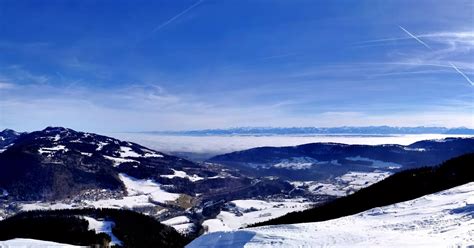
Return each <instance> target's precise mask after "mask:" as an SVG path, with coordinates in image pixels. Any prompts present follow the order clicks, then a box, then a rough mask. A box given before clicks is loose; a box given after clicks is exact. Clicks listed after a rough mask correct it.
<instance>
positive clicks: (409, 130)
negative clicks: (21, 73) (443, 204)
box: [144, 126, 474, 136]
mask: <svg viewBox="0 0 474 248" xmlns="http://www.w3.org/2000/svg"><path fill="white" fill-rule="evenodd" d="M144 133H150V134H165V135H191V136H215V135H242V136H249V135H256V136H259V135H364V136H365V135H396V134H465V135H472V134H474V129H470V128H465V127H460V128H446V127H390V126H368V127H347V126H345V127H327V128H324V127H237V128H229V129H204V130H187V131H151V132H144Z"/></svg>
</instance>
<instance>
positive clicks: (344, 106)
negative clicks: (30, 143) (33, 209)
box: [0, 0, 474, 132]
mask: <svg viewBox="0 0 474 248" xmlns="http://www.w3.org/2000/svg"><path fill="white" fill-rule="evenodd" d="M472 80H474V2H473V1H461V0H453V1H438V0H433V1H422V0H420V1H409V0H405V1H404V0H400V1H392V0H386V1H375V0H367V1H359V0H339V1H331V0H327V1H316V0H293V1H288V0H251V1H250V0H248V1H247V0H176V1H171V0H167V1H144V0H137V1H123V0H101V1H91V0H81V1H79V0H78V1H73V0H65V1H59V0H58V1H53V0H46V1H36V0H30V1H23V0H0V129H3V128H12V129H15V130H19V131H31V130H39V129H43V128H45V127H46V126H65V127H70V128H74V129H77V130H83V131H95V132H121V131H152V130H188V129H207V128H229V127H241V126H265V127H293V126H316V127H333V126H368V125H389V126H445V127H460V126H464V127H471V128H474V86H473V83H472Z"/></svg>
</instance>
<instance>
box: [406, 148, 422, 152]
mask: <svg viewBox="0 0 474 248" xmlns="http://www.w3.org/2000/svg"><path fill="white" fill-rule="evenodd" d="M403 150H405V151H415V152H425V151H426V149H425V148H410V147H403Z"/></svg>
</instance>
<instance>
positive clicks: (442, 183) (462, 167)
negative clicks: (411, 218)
mask: <svg viewBox="0 0 474 248" xmlns="http://www.w3.org/2000/svg"><path fill="white" fill-rule="evenodd" d="M472 181H474V153H471V154H466V155H463V156H460V157H457V158H454V159H451V160H448V161H446V162H444V163H443V164H441V165H439V166H435V167H423V168H418V169H411V170H406V171H402V172H399V173H396V174H394V175H392V176H390V177H388V178H386V179H385V180H382V181H380V182H378V183H376V184H374V185H372V186H369V187H367V188H364V189H361V190H360V191H358V192H356V193H354V194H352V195H349V196H346V197H342V198H338V199H336V200H334V201H331V202H329V203H327V204H324V205H321V206H318V207H315V208H312V209H308V210H305V211H301V212H294V213H289V214H287V215H284V216H282V217H280V218H276V219H273V220H269V221H266V222H262V223H258V224H255V225H253V226H264V225H278V224H295V223H306V222H316V221H324V220H330V219H334V218H339V217H342V216H347V215H351V214H356V213H359V212H362V211H365V210H368V209H371V208H374V207H381V206H385V205H389V204H394V203H397V202H402V201H407V200H411V199H415V198H417V197H421V196H423V195H426V194H431V193H435V192H438V191H442V190H445V189H449V188H452V187H455V186H459V185H462V184H465V183H468V182H472Z"/></svg>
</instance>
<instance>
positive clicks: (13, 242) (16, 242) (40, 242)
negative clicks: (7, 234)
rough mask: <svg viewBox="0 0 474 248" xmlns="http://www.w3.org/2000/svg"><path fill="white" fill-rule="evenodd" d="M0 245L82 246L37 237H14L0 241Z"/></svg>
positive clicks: (18, 247)
mask: <svg viewBox="0 0 474 248" xmlns="http://www.w3.org/2000/svg"><path fill="white" fill-rule="evenodd" d="M0 247H5V248H10V247H11V248H33V247H37V248H52V247H63V248H66V247H67V248H73V247H82V246H75V245H69V244H62V243H56V242H52V241H43V240H37V239H23V238H16V239H10V240H5V241H0Z"/></svg>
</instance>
